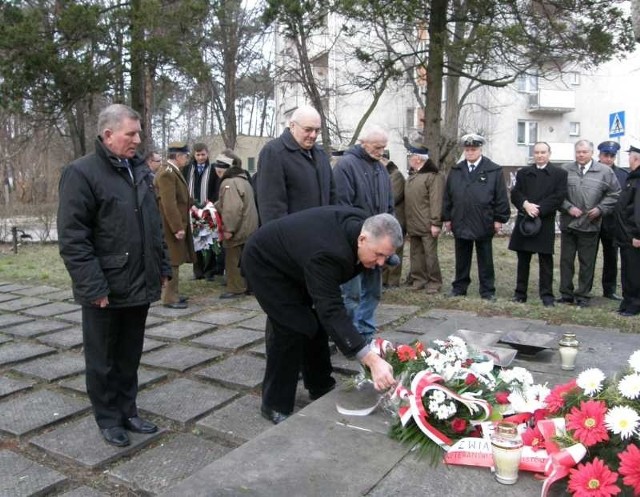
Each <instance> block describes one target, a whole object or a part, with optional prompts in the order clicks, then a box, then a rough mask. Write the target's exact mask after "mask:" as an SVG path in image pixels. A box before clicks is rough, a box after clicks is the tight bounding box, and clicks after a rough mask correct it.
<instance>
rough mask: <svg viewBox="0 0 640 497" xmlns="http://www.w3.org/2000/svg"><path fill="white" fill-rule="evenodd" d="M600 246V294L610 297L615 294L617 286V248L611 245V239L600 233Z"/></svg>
mask: <svg viewBox="0 0 640 497" xmlns="http://www.w3.org/2000/svg"><path fill="white" fill-rule="evenodd" d="M600 245H602V294H603V295H612V294H614V293H616V287H617V286H618V247H617V246H616V245H615V244H614V243H613V238H610V237H608V236H604V235H603V234H602V233H600Z"/></svg>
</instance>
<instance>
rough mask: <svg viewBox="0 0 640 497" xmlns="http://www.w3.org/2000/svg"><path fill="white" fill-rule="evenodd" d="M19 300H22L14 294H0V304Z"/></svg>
mask: <svg viewBox="0 0 640 497" xmlns="http://www.w3.org/2000/svg"><path fill="white" fill-rule="evenodd" d="M17 298H20V296H19V295H15V294H13V293H0V302H7V301H8V300H15V299H17Z"/></svg>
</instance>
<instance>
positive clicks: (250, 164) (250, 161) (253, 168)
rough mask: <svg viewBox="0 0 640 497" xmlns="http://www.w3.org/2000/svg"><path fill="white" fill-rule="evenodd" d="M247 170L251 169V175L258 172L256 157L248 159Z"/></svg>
mask: <svg viewBox="0 0 640 497" xmlns="http://www.w3.org/2000/svg"><path fill="white" fill-rule="evenodd" d="M247 168H248V169H249V172H250V173H255V172H256V158H255V157H249V158H247Z"/></svg>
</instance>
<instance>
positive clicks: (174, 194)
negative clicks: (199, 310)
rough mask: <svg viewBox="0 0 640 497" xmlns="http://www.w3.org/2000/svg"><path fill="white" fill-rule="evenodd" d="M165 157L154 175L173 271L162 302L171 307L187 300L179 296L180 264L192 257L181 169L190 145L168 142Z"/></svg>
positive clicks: (182, 305)
mask: <svg viewBox="0 0 640 497" xmlns="http://www.w3.org/2000/svg"><path fill="white" fill-rule="evenodd" d="M167 157H168V158H167V162H166V163H165V164H164V165H163V167H162V168H161V169H160V171H159V172H158V174H157V175H156V178H155V185H156V189H157V191H158V204H159V206H160V212H161V213H162V225H163V227H164V238H165V241H166V243H167V247H168V248H169V255H170V256H171V270H172V272H173V278H172V279H171V281H169V282H168V283H167V284H166V285H165V287H164V288H163V289H162V303H163V304H164V306H165V307H169V308H171V309H186V308H187V302H186V299H184V298H181V297H180V293H179V291H178V286H179V274H180V273H179V270H180V264H184V263H185V262H193V260H194V259H195V256H194V253H193V237H192V235H191V223H190V222H189V208H190V206H191V204H190V199H189V189H188V187H187V182H186V180H185V178H184V176H183V175H182V169H184V167H185V166H186V165H187V163H188V162H189V148H188V147H187V145H186V144H185V143H183V142H173V143H170V144H169V150H168V155H167Z"/></svg>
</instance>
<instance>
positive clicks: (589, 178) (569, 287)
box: [559, 140, 620, 307]
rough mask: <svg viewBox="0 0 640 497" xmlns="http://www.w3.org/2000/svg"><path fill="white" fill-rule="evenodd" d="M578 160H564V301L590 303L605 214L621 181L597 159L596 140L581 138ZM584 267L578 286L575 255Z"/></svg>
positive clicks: (562, 211) (609, 210)
mask: <svg viewBox="0 0 640 497" xmlns="http://www.w3.org/2000/svg"><path fill="white" fill-rule="evenodd" d="M575 153H576V160H575V162H568V163H566V164H563V166H562V167H563V169H565V170H566V171H567V198H565V200H564V202H563V203H562V208H561V213H560V231H561V232H562V234H561V236H560V294H561V297H560V300H559V301H560V302H561V303H563V304H574V303H575V304H577V305H578V306H579V307H589V300H590V298H591V297H590V292H591V288H592V287H593V275H594V270H595V267H596V256H597V254H598V239H599V237H600V226H601V224H602V216H606V215H607V214H609V213H610V212H612V211H613V209H614V207H615V205H616V202H617V201H618V197H619V196H620V185H619V184H618V180H617V179H616V176H615V174H614V173H613V171H612V170H611V168H610V167H607V166H605V165H604V164H600V163H599V162H597V161H594V160H593V143H592V142H590V141H588V140H578V141H577V142H576V144H575ZM576 255H577V256H578V262H579V264H580V270H579V273H578V286H577V288H574V285H573V276H574V272H575V268H574V265H575V259H576Z"/></svg>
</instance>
